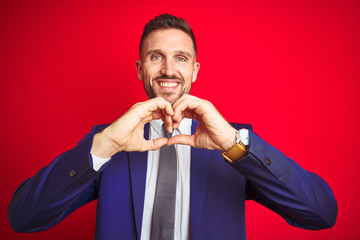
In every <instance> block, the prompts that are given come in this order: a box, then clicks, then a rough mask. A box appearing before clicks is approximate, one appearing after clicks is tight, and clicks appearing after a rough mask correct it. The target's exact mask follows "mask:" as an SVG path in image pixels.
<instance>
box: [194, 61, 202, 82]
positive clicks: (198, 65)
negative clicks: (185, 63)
mask: <svg viewBox="0 0 360 240" xmlns="http://www.w3.org/2000/svg"><path fill="white" fill-rule="evenodd" d="M199 70H200V63H199V62H195V63H194V69H193V77H192V82H195V81H196V78H197V75H198V72H199Z"/></svg>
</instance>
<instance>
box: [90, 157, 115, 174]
mask: <svg viewBox="0 0 360 240" xmlns="http://www.w3.org/2000/svg"><path fill="white" fill-rule="evenodd" d="M91 158H92V163H93V169H94V170H95V171H99V169H100V168H101V167H102V166H103V165H104V164H105V163H107V162H108V161H109V160H110V158H101V157H97V156H95V155H94V154H91Z"/></svg>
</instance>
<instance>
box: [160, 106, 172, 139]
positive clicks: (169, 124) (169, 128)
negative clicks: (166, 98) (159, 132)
mask: <svg viewBox="0 0 360 240" xmlns="http://www.w3.org/2000/svg"><path fill="white" fill-rule="evenodd" d="M161 119H162V121H163V122H164V124H165V127H166V130H167V131H168V132H169V133H172V131H173V128H172V125H173V120H172V116H170V115H168V114H166V112H165V110H162V117H161Z"/></svg>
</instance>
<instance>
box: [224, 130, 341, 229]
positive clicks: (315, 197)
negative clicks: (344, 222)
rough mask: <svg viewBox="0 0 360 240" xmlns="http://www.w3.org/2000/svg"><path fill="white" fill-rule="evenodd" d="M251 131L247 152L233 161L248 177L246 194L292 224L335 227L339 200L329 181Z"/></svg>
mask: <svg viewBox="0 0 360 240" xmlns="http://www.w3.org/2000/svg"><path fill="white" fill-rule="evenodd" d="M249 132H250V146H249V152H248V154H247V156H245V157H243V158H242V159H240V160H238V161H236V162H234V163H231V165H232V166H233V167H234V168H235V169H236V170H237V171H238V172H240V173H241V174H242V175H244V176H245V177H246V178H247V180H248V182H247V189H246V193H247V198H248V199H252V200H255V201H257V202H259V203H260V204H262V205H264V206H265V207H267V208H269V209H271V210H272V211H274V212H276V213H278V214H279V215H280V216H282V217H283V218H284V219H285V220H286V221H287V222H288V223H289V224H290V225H293V226H296V227H300V228H305V229H323V228H330V227H332V226H333V225H334V224H335V221H336V216H337V202H336V200H335V197H334V195H333V193H332V191H331V189H330V187H329V186H328V185H327V183H326V182H325V181H324V180H323V179H322V178H320V177H319V176H318V175H316V174H314V173H311V172H308V171H306V170H305V169H303V168H301V167H300V166H299V165H298V164H297V163H296V162H294V161H293V160H291V159H289V158H288V157H286V156H285V155H283V154H282V153H281V152H279V151H278V150H277V149H275V148H274V147H272V146H271V145H269V144H268V143H266V142H265V141H264V140H262V139H261V138H260V137H259V136H258V135H256V134H255V133H253V132H252V131H251V130H250V131H249Z"/></svg>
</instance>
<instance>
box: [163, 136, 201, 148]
mask: <svg viewBox="0 0 360 240" xmlns="http://www.w3.org/2000/svg"><path fill="white" fill-rule="evenodd" d="M194 143H195V141H194V136H193V135H186V134H179V135H176V136H173V137H171V138H169V140H168V142H167V145H169V146H170V145H174V144H183V145H189V146H191V147H194Z"/></svg>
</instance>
